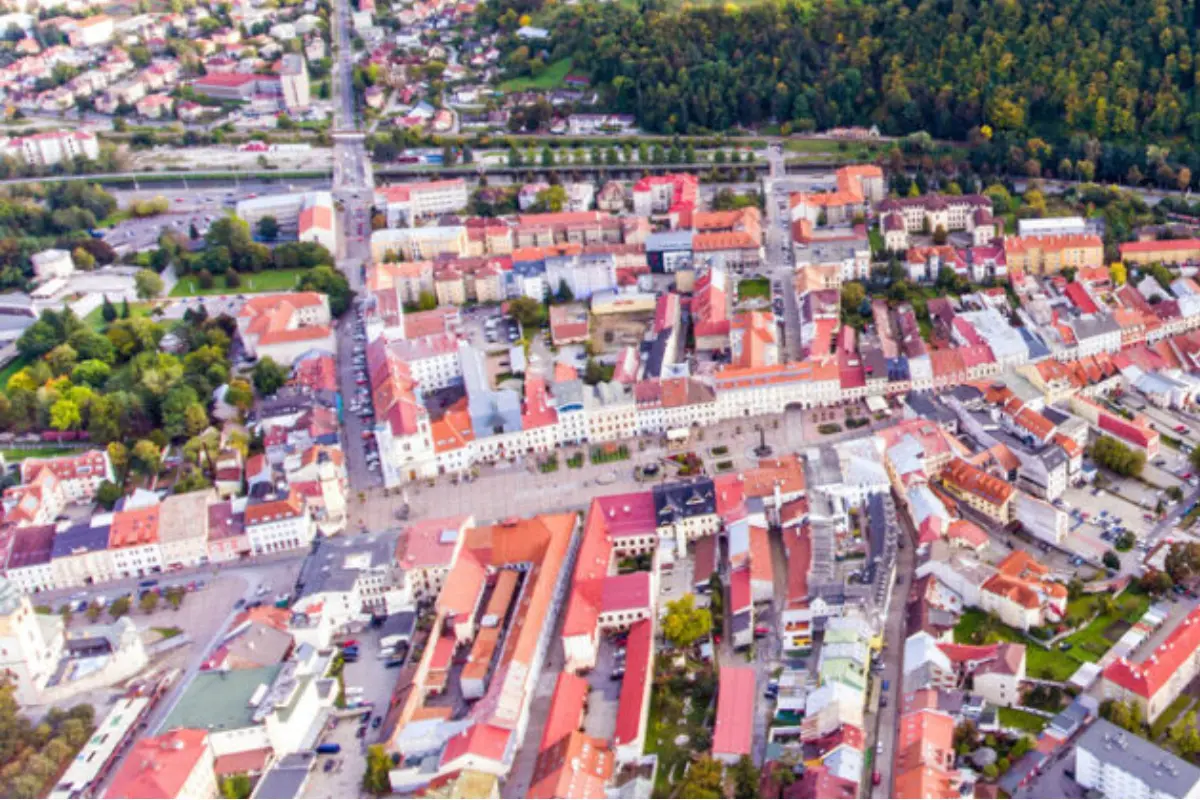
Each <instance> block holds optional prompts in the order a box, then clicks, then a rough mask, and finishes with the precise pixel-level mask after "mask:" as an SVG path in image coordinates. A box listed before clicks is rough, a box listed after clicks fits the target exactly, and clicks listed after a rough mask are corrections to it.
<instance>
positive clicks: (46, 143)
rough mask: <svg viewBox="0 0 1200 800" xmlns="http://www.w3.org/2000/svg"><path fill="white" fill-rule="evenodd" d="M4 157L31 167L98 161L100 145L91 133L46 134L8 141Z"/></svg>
mask: <svg viewBox="0 0 1200 800" xmlns="http://www.w3.org/2000/svg"><path fill="white" fill-rule="evenodd" d="M4 154H5V155H6V156H9V157H10V158H14V159H16V160H17V161H19V162H21V163H23V164H27V165H29V166H31V167H50V166H54V165H55V164H58V163H60V162H63V161H68V160H73V159H78V158H86V159H89V160H93V161H94V160H95V159H97V158H99V157H100V143H99V142H98V141H97V139H96V134H94V133H92V132H91V131H83V130H80V131H65V130H63V131H49V132H46V133H35V134H32V135H30V136H22V137H19V138H17V139H9V140H8V141H7V142H5V143H4Z"/></svg>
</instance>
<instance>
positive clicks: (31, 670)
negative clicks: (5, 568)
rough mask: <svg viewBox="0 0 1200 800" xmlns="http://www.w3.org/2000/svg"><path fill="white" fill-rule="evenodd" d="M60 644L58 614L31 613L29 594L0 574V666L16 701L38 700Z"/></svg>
mask: <svg viewBox="0 0 1200 800" xmlns="http://www.w3.org/2000/svg"><path fill="white" fill-rule="evenodd" d="M62 648H63V622H62V618H61V617H58V616H56V615H49V614H36V613H34V610H33V605H32V604H31V603H30V602H29V598H28V597H26V596H25V595H24V594H22V593H21V592H20V590H19V589H17V587H16V586H15V585H14V584H13V583H12V582H11V581H9V580H7V579H6V578H0V670H2V671H3V672H4V673H5V674H7V675H9V676H11V677H12V678H13V679H14V681H15V683H16V699H17V702H19V703H21V705H32V704H34V703H37V702H39V701H38V693H39V692H40V691H41V690H42V689H43V688H45V686H46V682H47V681H48V680H49V679H50V676H51V675H52V674H53V673H54V670H55V668H56V667H57V666H58V661H59V658H60V656H61V655H62Z"/></svg>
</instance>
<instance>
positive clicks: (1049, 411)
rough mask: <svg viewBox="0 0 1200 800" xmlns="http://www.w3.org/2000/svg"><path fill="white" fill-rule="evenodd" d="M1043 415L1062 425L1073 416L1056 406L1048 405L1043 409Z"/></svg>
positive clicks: (1056, 424)
mask: <svg viewBox="0 0 1200 800" xmlns="http://www.w3.org/2000/svg"><path fill="white" fill-rule="evenodd" d="M1042 416H1043V417H1045V418H1046V419H1048V420H1050V421H1051V422H1053V423H1054V424H1055V426H1058V425H1062V424H1063V423H1064V422H1066V421H1067V420H1069V419H1070V418H1071V415H1070V414H1064V413H1063V412H1061V411H1059V410H1058V409H1057V408H1055V407H1054V406H1046V407H1045V408H1043V409H1042Z"/></svg>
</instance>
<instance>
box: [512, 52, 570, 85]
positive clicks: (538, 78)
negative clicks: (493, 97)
mask: <svg viewBox="0 0 1200 800" xmlns="http://www.w3.org/2000/svg"><path fill="white" fill-rule="evenodd" d="M572 63H574V62H572V61H571V59H569V58H561V59H559V60H558V61H555V62H552V63H550V64H547V65H546V68H545V69H543V70H542V71H541V72H540V73H538V74H537V75H535V76H533V77H530V78H512V79H510V80H507V81H504V83H502V84H500V91H502V92H525V91H529V90H531V89H541V90H543V91H544V90H547V89H557V88H558V87H559V86H562V82H563V81H564V80H565V79H566V77H567V74H568V73H569V72H570V71H571V65H572Z"/></svg>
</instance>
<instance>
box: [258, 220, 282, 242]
mask: <svg viewBox="0 0 1200 800" xmlns="http://www.w3.org/2000/svg"><path fill="white" fill-rule="evenodd" d="M258 238H260V239H262V240H263V241H265V242H273V241H275V240H276V239H278V238H279V221H278V220H276V219H275V218H274V217H272V216H266V217H263V218H262V219H260V220H259V221H258Z"/></svg>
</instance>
